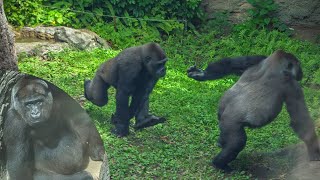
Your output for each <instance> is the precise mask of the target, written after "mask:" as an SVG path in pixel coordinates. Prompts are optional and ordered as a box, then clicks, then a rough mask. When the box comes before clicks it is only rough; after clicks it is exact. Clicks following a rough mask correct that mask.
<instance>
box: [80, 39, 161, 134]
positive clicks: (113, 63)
mask: <svg viewBox="0 0 320 180" xmlns="http://www.w3.org/2000/svg"><path fill="white" fill-rule="evenodd" d="M166 62H167V57H166V55H165V52H164V51H163V50H162V49H161V47H160V45H158V44H157V43H148V44H144V45H141V46H137V47H131V48H127V49H125V50H123V51H122V52H121V53H119V55H117V56H116V57H115V58H112V59H110V60H108V61H106V62H104V63H103V64H102V65H100V67H99V68H98V70H97V72H96V74H95V76H94V78H93V80H86V81H85V82H84V94H85V97H86V98H87V99H88V100H89V101H91V102H92V103H94V104H95V105H97V106H103V105H105V104H107V103H108V94H107V90H108V89H109V87H110V86H113V87H115V88H116V89H117V91H116V112H115V114H114V115H113V116H112V121H111V122H112V123H113V124H114V125H115V129H113V131H112V132H113V133H114V134H115V135H117V136H119V137H123V136H127V135H128V134H129V122H130V119H131V118H132V117H135V119H136V124H135V126H134V127H135V129H142V128H145V127H149V126H153V125H156V124H158V123H163V122H164V121H165V119H164V118H162V117H157V116H154V115H152V114H149V95H150V93H151V92H152V89H153V88H154V86H155V84H156V83H157V81H158V80H159V78H161V77H164V76H165V74H166V67H165V64H166ZM130 96H131V97H132V99H131V102H130V106H129V97H130Z"/></svg>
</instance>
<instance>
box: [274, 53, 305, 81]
mask: <svg viewBox="0 0 320 180" xmlns="http://www.w3.org/2000/svg"><path fill="white" fill-rule="evenodd" d="M269 59H277V60H278V61H272V63H277V65H276V64H272V68H275V67H276V68H277V69H278V70H279V72H280V74H282V75H284V76H285V77H286V78H287V79H290V78H292V79H295V80H297V81H301V79H302V76H303V74H302V69H301V66H300V62H299V60H298V59H297V58H296V57H295V56H294V55H292V54H290V53H286V52H284V51H282V50H277V51H275V52H274V53H273V54H272V55H271V56H270V57H269Z"/></svg>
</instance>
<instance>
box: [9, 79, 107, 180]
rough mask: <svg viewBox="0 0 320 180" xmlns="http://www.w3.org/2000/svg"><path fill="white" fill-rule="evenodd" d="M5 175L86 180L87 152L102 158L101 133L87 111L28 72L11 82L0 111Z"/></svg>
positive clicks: (33, 179) (29, 179) (40, 179)
mask: <svg viewBox="0 0 320 180" xmlns="http://www.w3.org/2000/svg"><path fill="white" fill-rule="evenodd" d="M3 139H4V146H5V152H6V166H7V176H8V179H12V180H16V179H25V180H46V179H52V180H89V179H93V178H92V176H91V174H90V173H89V172H86V171H84V169H85V168H86V167H87V165H88V163H89V157H90V158H91V159H92V160H95V161H102V160H103V156H104V154H105V150H104V146H103V142H102V139H101V137H100V135H99V133H98V131H97V129H96V127H95V125H94V124H93V122H92V121H91V119H90V117H89V116H88V115H87V113H86V112H85V111H84V110H83V109H82V108H81V106H80V105H79V104H78V103H77V102H76V101H74V100H73V99H72V98H71V97H70V96H68V95H67V94H66V93H64V92H63V91H62V90H60V89H58V88H57V87H55V86H54V85H52V84H50V83H48V82H46V81H44V80H41V79H38V78H35V77H32V76H26V77H24V78H22V79H20V80H19V81H18V82H17V83H16V84H15V85H14V86H13V88H12V91H11V105H10V108H9V109H8V111H7V113H6V116H5V123H4V136H3Z"/></svg>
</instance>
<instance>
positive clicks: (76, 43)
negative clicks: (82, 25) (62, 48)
mask: <svg viewBox="0 0 320 180" xmlns="http://www.w3.org/2000/svg"><path fill="white" fill-rule="evenodd" d="M15 35H16V39H17V41H18V42H20V41H21V40H22V41H24V40H25V39H31V40H32V41H36V39H39V40H49V41H51V42H53V41H54V42H64V43H67V44H68V45H70V46H73V47H75V48H78V49H81V50H87V49H93V48H106V49H108V48H110V46H109V45H108V43H107V42H106V41H105V40H104V39H102V38H100V37H99V36H98V35H97V34H96V33H94V32H92V31H89V30H85V29H82V30H78V29H72V28H68V27H63V26H60V27H43V26H38V27H36V28H31V27H24V28H22V29H21V30H20V32H16V33H15Z"/></svg>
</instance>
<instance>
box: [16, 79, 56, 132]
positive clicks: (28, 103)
mask: <svg viewBox="0 0 320 180" xmlns="http://www.w3.org/2000/svg"><path fill="white" fill-rule="evenodd" d="M39 81H40V80H35V81H32V82H30V83H29V84H27V85H26V86H24V87H22V88H21V89H19V90H18V91H17V92H15V93H16V94H15V95H14V96H13V103H14V108H15V109H16V110H17V112H18V113H19V114H20V115H21V117H22V118H23V119H24V121H25V122H26V123H27V124H28V125H30V126H35V125H37V124H39V123H41V122H45V121H47V120H48V119H49V117H50V113H51V110H52V105H53V98H52V94H51V92H49V91H48V89H47V85H46V83H45V82H44V81H42V82H39Z"/></svg>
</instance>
